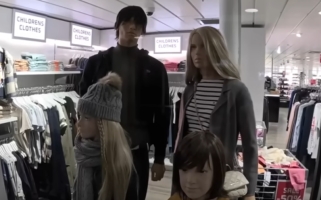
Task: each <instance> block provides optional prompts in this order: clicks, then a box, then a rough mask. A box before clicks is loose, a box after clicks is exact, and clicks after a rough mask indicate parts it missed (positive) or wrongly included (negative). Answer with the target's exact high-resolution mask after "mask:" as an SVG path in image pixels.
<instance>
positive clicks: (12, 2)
mask: <svg viewBox="0 0 321 200" xmlns="http://www.w3.org/2000/svg"><path fill="white" fill-rule="evenodd" d="M218 1H219V0H155V1H153V0H0V5H1V4H2V5H5V6H10V7H16V8H20V9H25V10H29V11H33V12H37V13H41V14H46V15H48V16H52V17H56V18H60V19H64V20H68V21H73V22H77V23H81V24H85V25H89V26H92V27H95V28H99V29H102V28H112V27H113V25H114V22H115V19H116V15H117V13H118V12H119V11H120V10H121V9H122V8H123V7H125V6H128V5H138V6H141V7H143V8H146V5H148V4H147V2H152V3H153V4H154V6H155V12H154V14H153V16H152V17H149V18H148V27H147V31H148V32H160V31H182V30H191V29H194V28H197V27H199V26H201V25H200V24H199V23H198V22H197V21H196V20H195V19H196V18H204V17H205V18H218V17H219V13H218Z"/></svg>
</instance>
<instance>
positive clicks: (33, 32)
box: [13, 11, 46, 41]
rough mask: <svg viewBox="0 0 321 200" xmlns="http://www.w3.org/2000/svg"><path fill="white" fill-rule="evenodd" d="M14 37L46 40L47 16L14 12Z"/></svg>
mask: <svg viewBox="0 0 321 200" xmlns="http://www.w3.org/2000/svg"><path fill="white" fill-rule="evenodd" d="M13 20H14V21H13V37H14V38H21V39H31V40H40V41H45V40H46V18H45V17H39V16H35V15H30V14H25V13H21V12H17V11H15V12H14V17H13Z"/></svg>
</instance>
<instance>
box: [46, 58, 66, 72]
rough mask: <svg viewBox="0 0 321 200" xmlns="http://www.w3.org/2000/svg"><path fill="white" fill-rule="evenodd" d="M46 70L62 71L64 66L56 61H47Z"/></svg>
mask: <svg viewBox="0 0 321 200" xmlns="http://www.w3.org/2000/svg"><path fill="white" fill-rule="evenodd" d="M48 68H49V70H50V71H63V70H64V64H63V63H62V62H60V61H57V60H52V61H48Z"/></svg>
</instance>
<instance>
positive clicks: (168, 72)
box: [167, 71, 185, 74]
mask: <svg viewBox="0 0 321 200" xmlns="http://www.w3.org/2000/svg"><path fill="white" fill-rule="evenodd" d="M167 74H185V72H170V71H167Z"/></svg>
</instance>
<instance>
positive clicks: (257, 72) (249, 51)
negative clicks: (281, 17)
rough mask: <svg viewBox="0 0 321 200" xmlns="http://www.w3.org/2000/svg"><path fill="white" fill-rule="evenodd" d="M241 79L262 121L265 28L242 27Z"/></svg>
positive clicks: (257, 118)
mask: <svg viewBox="0 0 321 200" xmlns="http://www.w3.org/2000/svg"><path fill="white" fill-rule="evenodd" d="M240 54H241V55H240V56H241V59H240V60H241V64H240V67H239V69H240V73H241V80H242V81H243V82H244V83H245V85H246V86H247V87H248V89H249V91H250V94H251V97H252V101H253V105H254V113H255V119H256V120H257V121H262V118H263V99H264V81H265V78H264V70H265V29H264V28H241V52H240Z"/></svg>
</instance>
